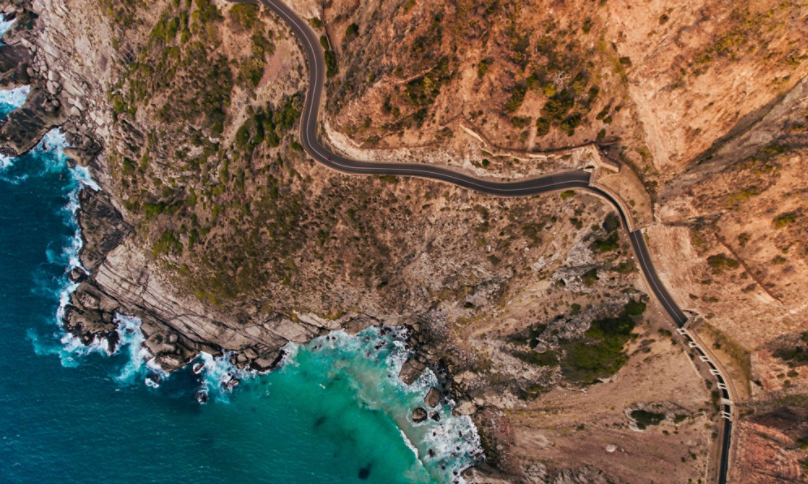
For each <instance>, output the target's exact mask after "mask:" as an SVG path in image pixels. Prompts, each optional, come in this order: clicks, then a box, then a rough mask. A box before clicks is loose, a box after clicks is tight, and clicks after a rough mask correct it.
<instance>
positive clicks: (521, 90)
mask: <svg viewBox="0 0 808 484" xmlns="http://www.w3.org/2000/svg"><path fill="white" fill-rule="evenodd" d="M525 94H527V86H525V85H522V84H517V85H516V86H515V87H514V88H513V91H512V92H511V98H510V99H509V100H508V102H507V103H506V104H505V109H506V110H508V111H510V112H512V113H513V112H516V111H517V110H518V109H519V107H520V106H521V105H522V103H523V102H524V101H525Z"/></svg>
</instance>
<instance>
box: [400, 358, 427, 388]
mask: <svg viewBox="0 0 808 484" xmlns="http://www.w3.org/2000/svg"><path fill="white" fill-rule="evenodd" d="M425 368H426V365H425V364H424V363H422V362H420V361H418V360H416V359H415V358H411V359H409V360H407V361H406V362H404V364H403V365H402V366H401V371H400V372H398V379H399V380H401V381H402V382H404V383H405V384H407V385H412V383H413V382H414V381H415V380H417V379H418V377H419V376H421V373H423V372H424V369H425Z"/></svg>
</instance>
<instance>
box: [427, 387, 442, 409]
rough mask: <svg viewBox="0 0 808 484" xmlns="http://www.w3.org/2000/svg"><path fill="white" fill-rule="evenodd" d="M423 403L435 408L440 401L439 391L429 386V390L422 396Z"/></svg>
mask: <svg viewBox="0 0 808 484" xmlns="http://www.w3.org/2000/svg"><path fill="white" fill-rule="evenodd" d="M424 403H426V406H427V407H429V408H435V407H437V406H438V404H439V403H440V392H439V391H438V389H437V388H430V389H429V392H428V393H427V394H426V396H425V397H424Z"/></svg>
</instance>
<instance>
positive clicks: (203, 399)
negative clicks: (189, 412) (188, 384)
mask: <svg viewBox="0 0 808 484" xmlns="http://www.w3.org/2000/svg"><path fill="white" fill-rule="evenodd" d="M194 398H195V399H196V401H197V402H199V403H200V404H202V405H204V404H206V403H208V394H207V393H206V392H205V391H204V390H199V391H198V392H196V393H194Z"/></svg>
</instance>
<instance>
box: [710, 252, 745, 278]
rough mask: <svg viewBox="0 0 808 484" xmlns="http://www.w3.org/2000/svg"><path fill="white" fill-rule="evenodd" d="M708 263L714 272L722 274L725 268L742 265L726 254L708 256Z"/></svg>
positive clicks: (734, 267)
mask: <svg viewBox="0 0 808 484" xmlns="http://www.w3.org/2000/svg"><path fill="white" fill-rule="evenodd" d="M707 264H708V265H709V266H710V267H712V269H713V274H720V273H721V271H723V270H724V269H736V268H738V267H739V266H740V264H738V261H736V260H734V259H730V258H729V257H727V256H726V254H717V255H711V256H710V257H708V258H707Z"/></svg>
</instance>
